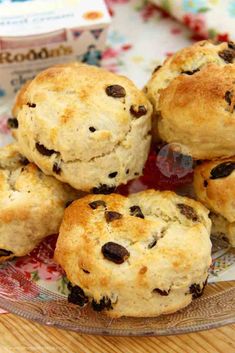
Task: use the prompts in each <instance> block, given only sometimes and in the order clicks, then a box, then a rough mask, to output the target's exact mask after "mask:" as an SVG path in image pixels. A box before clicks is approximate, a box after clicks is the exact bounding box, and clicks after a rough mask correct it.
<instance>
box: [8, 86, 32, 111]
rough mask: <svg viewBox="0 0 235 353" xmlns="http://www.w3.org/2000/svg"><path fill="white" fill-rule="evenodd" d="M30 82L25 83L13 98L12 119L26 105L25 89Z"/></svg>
mask: <svg viewBox="0 0 235 353" xmlns="http://www.w3.org/2000/svg"><path fill="white" fill-rule="evenodd" d="M30 82H31V81H27V82H26V83H25V84H24V85H23V86H22V87H21V89H20V90H19V92H18V93H17V95H16V98H15V103H14V106H13V109H12V115H13V117H16V116H17V115H18V113H19V111H20V109H21V108H22V107H23V106H24V105H25V104H27V98H26V95H25V93H26V92H27V89H28V87H29V84H30Z"/></svg>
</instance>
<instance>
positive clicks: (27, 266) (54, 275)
mask: <svg viewBox="0 0 235 353" xmlns="http://www.w3.org/2000/svg"><path fill="white" fill-rule="evenodd" d="M56 240H57V236H55V235H53V236H50V237H47V238H46V239H45V240H44V241H43V242H42V243H41V244H39V246H38V247H37V248H35V249H34V250H33V251H32V252H31V253H30V254H29V255H28V256H24V257H22V258H19V259H17V260H16V262H15V267H17V268H18V269H19V270H20V271H21V272H23V273H24V275H25V276H26V278H31V279H33V280H35V281H37V280H39V279H42V280H50V281H56V280H58V279H59V278H60V277H61V276H63V275H64V271H63V270H62V268H61V267H60V266H59V265H58V264H56V263H55V262H54V260H53V256H54V250H55V245H56Z"/></svg>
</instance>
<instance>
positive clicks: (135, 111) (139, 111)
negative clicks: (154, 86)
mask: <svg viewBox="0 0 235 353" xmlns="http://www.w3.org/2000/svg"><path fill="white" fill-rule="evenodd" d="M130 113H131V114H132V115H133V116H134V117H135V118H137V119H138V118H140V117H141V116H143V115H145V114H147V109H146V108H145V106H144V105H139V106H138V107H137V106H135V105H132V106H131V107H130Z"/></svg>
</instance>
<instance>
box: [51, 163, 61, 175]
mask: <svg viewBox="0 0 235 353" xmlns="http://www.w3.org/2000/svg"><path fill="white" fill-rule="evenodd" d="M52 170H53V172H54V173H56V174H60V173H61V168H60V166H59V164H58V163H56V162H55V163H54V164H53V169H52Z"/></svg>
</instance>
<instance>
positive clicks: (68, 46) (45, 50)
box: [0, 0, 110, 110]
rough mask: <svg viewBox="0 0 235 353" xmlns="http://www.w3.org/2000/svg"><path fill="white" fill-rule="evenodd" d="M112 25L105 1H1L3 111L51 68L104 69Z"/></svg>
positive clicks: (0, 102)
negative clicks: (71, 64)
mask: <svg viewBox="0 0 235 353" xmlns="http://www.w3.org/2000/svg"><path fill="white" fill-rule="evenodd" d="M109 23H110V16H109V14H108V11H107V8H106V6H105V3H104V1H103V0H55V1H52V0H0V107H1V106H3V105H6V104H7V101H9V100H11V99H12V98H13V96H14V95H15V93H16V92H17V91H18V89H19V88H20V86H21V85H22V84H24V83H25V82H26V81H28V80H31V79H32V78H33V77H34V76H35V75H36V74H37V73H38V72H40V71H41V70H43V69H45V68H47V67H49V66H52V65H55V64H58V63H64V62H71V61H75V60H78V61H83V62H87V63H88V64H93V65H99V60H100V58H101V52H102V50H103V49H104V45H105V41H106V34H107V28H108V25H109ZM0 110H1V109H0Z"/></svg>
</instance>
